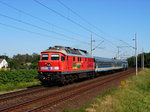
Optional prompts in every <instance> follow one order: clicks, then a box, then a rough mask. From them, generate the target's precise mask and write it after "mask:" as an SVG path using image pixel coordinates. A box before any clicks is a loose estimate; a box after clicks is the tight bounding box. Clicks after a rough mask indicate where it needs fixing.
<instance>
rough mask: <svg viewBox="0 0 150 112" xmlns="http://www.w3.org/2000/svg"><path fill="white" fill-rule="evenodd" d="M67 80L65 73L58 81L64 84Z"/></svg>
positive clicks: (60, 84) (61, 84) (59, 83)
mask: <svg viewBox="0 0 150 112" xmlns="http://www.w3.org/2000/svg"><path fill="white" fill-rule="evenodd" d="M65 82H66V78H65V76H64V75H62V76H61V80H60V81H59V82H58V85H59V86H64V85H65Z"/></svg>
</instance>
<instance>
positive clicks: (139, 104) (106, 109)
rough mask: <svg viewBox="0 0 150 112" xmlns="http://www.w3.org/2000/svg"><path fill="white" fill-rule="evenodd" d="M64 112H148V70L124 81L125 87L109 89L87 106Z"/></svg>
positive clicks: (149, 82)
mask: <svg viewBox="0 0 150 112" xmlns="http://www.w3.org/2000/svg"><path fill="white" fill-rule="evenodd" d="M64 112H150V69H146V70H144V71H142V72H141V73H140V74H139V75H138V76H135V75H134V76H132V77H130V78H128V79H127V80H125V85H124V86H120V87H119V88H114V89H109V90H107V91H106V92H104V93H103V94H101V95H100V96H99V97H97V98H95V99H94V100H93V101H91V102H90V103H89V104H86V105H84V106H82V107H81V108H80V109H77V110H72V111H71V110H68V109H65V110H64Z"/></svg>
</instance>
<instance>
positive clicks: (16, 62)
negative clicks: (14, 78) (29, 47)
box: [0, 53, 40, 69]
mask: <svg viewBox="0 0 150 112" xmlns="http://www.w3.org/2000/svg"><path fill="white" fill-rule="evenodd" d="M0 58H1V59H6V61H7V62H8V67H9V68H11V69H38V61H39V59H40V55H39V54H37V53H33V54H32V55H29V54H17V55H14V56H13V57H12V58H9V57H8V56H6V55H1V56H0Z"/></svg>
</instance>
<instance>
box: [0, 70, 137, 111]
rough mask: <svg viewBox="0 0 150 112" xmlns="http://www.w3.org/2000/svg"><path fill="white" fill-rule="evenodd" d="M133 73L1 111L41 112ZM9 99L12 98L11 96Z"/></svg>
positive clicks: (35, 99)
mask: <svg viewBox="0 0 150 112" xmlns="http://www.w3.org/2000/svg"><path fill="white" fill-rule="evenodd" d="M133 73H134V71H133V70H128V71H126V72H119V73H115V74H113V75H109V76H105V77H104V78H100V79H99V78H97V79H95V80H91V81H89V82H87V83H84V84H80V85H78V86H74V87H71V88H65V89H61V90H60V91H57V92H56V91H55V92H53V93H50V94H47V95H44V96H40V97H37V98H33V99H31V100H27V101H24V102H22V103H19V104H15V105H11V106H8V107H4V108H1V109H0V111H3V112H8V111H9V112H10V111H15V112H17V111H18V112H19V111H28V112H35V111H36V112H38V111H41V110H43V109H45V108H48V107H52V106H54V105H57V104H59V103H61V102H64V101H67V100H68V99H70V98H73V97H76V96H79V95H81V94H82V93H84V92H86V91H89V90H91V89H93V88H96V87H99V86H102V85H104V84H107V83H109V82H111V81H114V80H117V79H119V78H121V77H126V76H128V75H131V74H133ZM39 91H40V90H39ZM21 94H22V96H23V95H26V94H25V93H21ZM21 94H20V95H21ZM30 94H31V93H30ZM9 97H11V96H9ZM6 98H7V97H6ZM3 99H4V98H3ZM0 101H1V100H0Z"/></svg>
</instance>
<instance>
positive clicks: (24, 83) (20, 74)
mask: <svg viewBox="0 0 150 112" xmlns="http://www.w3.org/2000/svg"><path fill="white" fill-rule="evenodd" d="M37 74H38V73H37V70H14V71H0V92H2V91H10V90H15V89H23V88H27V87H32V86H36V85H39V84H40V82H39V81H38V79H36V77H37Z"/></svg>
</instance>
